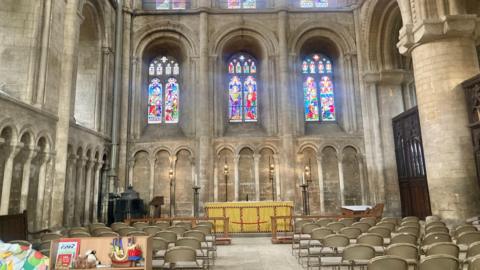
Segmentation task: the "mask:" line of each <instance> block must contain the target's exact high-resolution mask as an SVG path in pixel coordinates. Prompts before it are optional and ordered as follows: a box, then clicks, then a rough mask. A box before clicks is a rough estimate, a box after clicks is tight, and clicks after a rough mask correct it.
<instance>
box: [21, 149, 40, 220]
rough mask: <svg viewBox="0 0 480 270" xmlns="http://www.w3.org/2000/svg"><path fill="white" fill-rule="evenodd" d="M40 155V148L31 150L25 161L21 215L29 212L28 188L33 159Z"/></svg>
mask: <svg viewBox="0 0 480 270" xmlns="http://www.w3.org/2000/svg"><path fill="white" fill-rule="evenodd" d="M37 154H38V148H37V147H33V148H29V152H28V154H27V157H26V159H25V163H24V165H23V172H22V191H21V195H20V196H21V197H20V213H22V212H23V211H24V210H27V202H28V188H29V186H30V167H31V165H32V159H33V158H35V156H37Z"/></svg>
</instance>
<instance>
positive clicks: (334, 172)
mask: <svg viewBox="0 0 480 270" xmlns="http://www.w3.org/2000/svg"><path fill="white" fill-rule="evenodd" d="M321 149H322V151H321V155H322V173H323V175H322V177H323V191H324V207H325V211H326V212H327V213H336V212H338V211H339V208H340V206H341V197H340V196H341V191H340V173H339V170H338V150H337V149H336V148H334V147H333V146H325V147H323V148H321Z"/></svg>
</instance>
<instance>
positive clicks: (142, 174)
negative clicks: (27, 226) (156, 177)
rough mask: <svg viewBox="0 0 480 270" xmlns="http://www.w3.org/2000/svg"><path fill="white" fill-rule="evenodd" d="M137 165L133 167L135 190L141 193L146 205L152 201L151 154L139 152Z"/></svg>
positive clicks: (136, 158)
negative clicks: (150, 180) (150, 181)
mask: <svg viewBox="0 0 480 270" xmlns="http://www.w3.org/2000/svg"><path fill="white" fill-rule="evenodd" d="M134 159H135V164H134V166H133V183H132V185H133V189H134V190H135V191H136V192H138V193H139V195H140V198H141V199H142V200H143V202H144V203H148V202H149V201H150V183H149V179H150V161H149V154H148V153H147V152H145V151H139V152H137V153H136V154H135V156H134Z"/></svg>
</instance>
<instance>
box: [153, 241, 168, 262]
mask: <svg viewBox="0 0 480 270" xmlns="http://www.w3.org/2000/svg"><path fill="white" fill-rule="evenodd" d="M169 244H170V243H169V241H167V240H165V239H163V238H161V237H153V238H152V252H153V260H163V259H165V252H166V251H167V249H168V245H169Z"/></svg>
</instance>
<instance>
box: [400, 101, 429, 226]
mask: <svg viewBox="0 0 480 270" xmlns="http://www.w3.org/2000/svg"><path fill="white" fill-rule="evenodd" d="M392 122H393V134H394V139H395V156H396V159H397V171H398V180H399V184H400V197H401V202H402V215H403V216H418V217H419V218H425V217H426V216H429V215H431V209H430V196H429V194H428V183H427V173H426V169H425V159H424V156H423V144H422V134H421V128H420V119H419V117H418V109H417V107H414V108H412V109H410V110H408V111H406V112H404V113H401V114H400V115H398V116H396V117H395V118H393V120H392Z"/></svg>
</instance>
